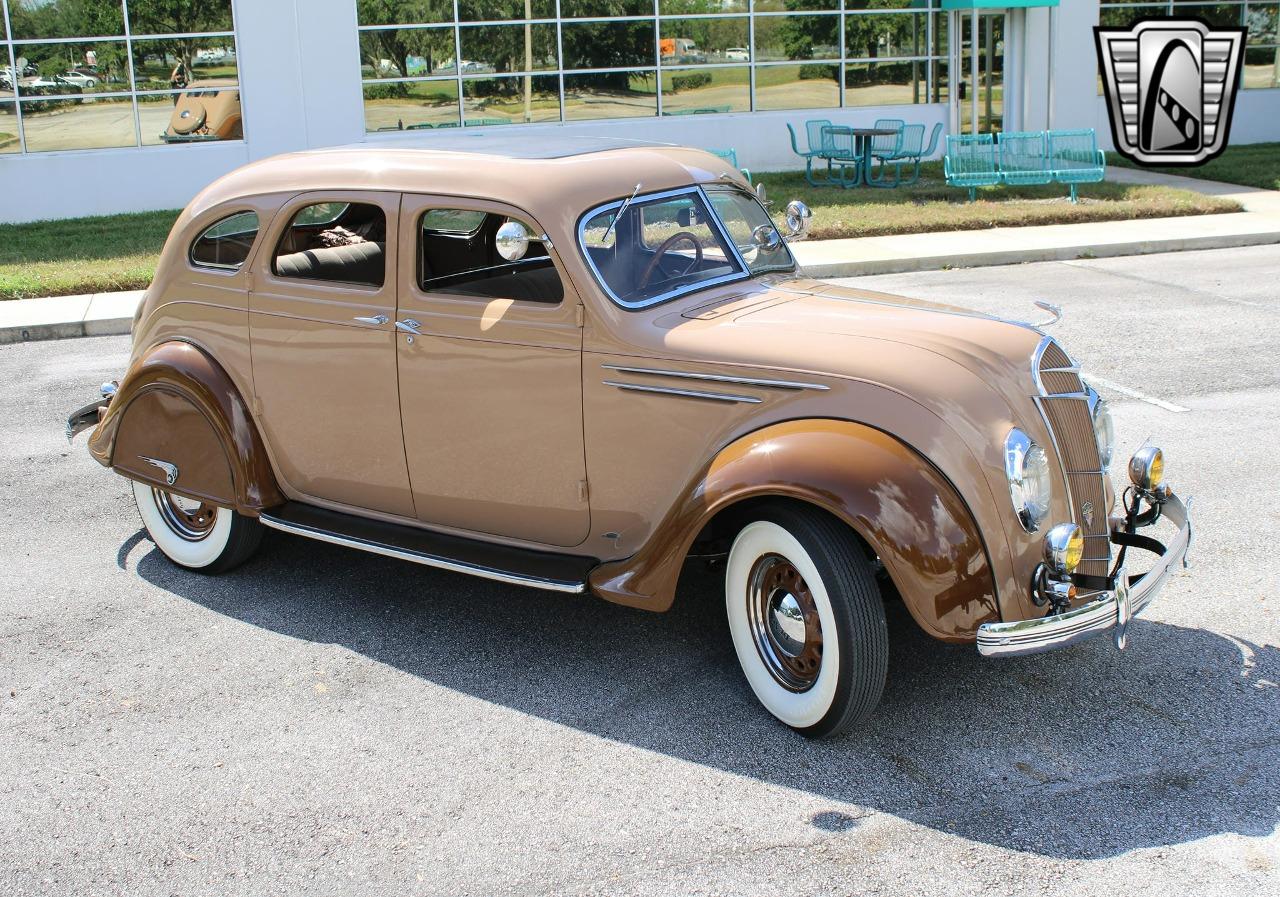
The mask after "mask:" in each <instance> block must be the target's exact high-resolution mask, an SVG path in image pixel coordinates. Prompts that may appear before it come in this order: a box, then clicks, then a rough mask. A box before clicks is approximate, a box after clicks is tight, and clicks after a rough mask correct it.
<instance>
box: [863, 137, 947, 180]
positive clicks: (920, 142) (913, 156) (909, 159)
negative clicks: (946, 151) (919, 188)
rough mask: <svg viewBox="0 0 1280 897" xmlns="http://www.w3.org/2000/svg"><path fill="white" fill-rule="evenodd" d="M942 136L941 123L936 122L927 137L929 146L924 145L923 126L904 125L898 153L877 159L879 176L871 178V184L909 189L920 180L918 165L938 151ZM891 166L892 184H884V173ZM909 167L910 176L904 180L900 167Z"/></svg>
mask: <svg viewBox="0 0 1280 897" xmlns="http://www.w3.org/2000/svg"><path fill="white" fill-rule="evenodd" d="M941 136H942V122H938V123H937V124H935V125H934V126H933V133H932V134H931V135H930V137H929V145H928V146H925V145H924V125H905V126H904V127H903V129H902V143H901V145H900V146H899V147H898V152H897V153H895V154H893V155H884V156H880V157H878V161H879V162H880V169H879V172H880V173H879V175H878V176H876V177H874V178H872V179H871V180H872V183H874V184H876V186H889V187H910V186H911V185H912V184H915V183H916V182H917V181H919V180H920V163H921V162H922V161H924V160H925V159H927V158H929V157H930V156H932V155H933V154H934V153H935V152H937V151H938V138H939V137H941ZM891 164H892V165H893V167H894V172H893V183H892V184H888V185H886V184H884V180H885V178H886V174H885V172H886V171H887V170H888V167H889V165H891ZM904 165H911V166H912V170H911V176H910V177H908V178H907V179H906V180H903V178H902V167H903V166H904Z"/></svg>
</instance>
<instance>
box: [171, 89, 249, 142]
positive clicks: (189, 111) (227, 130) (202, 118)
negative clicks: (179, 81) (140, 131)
mask: <svg viewBox="0 0 1280 897" xmlns="http://www.w3.org/2000/svg"><path fill="white" fill-rule="evenodd" d="M242 137H244V124H243V118H242V116H241V113H240V91H239V89H238V88H236V86H235V85H234V84H230V85H228V84H224V83H220V82H218V81H197V82H195V83H194V84H192V85H191V86H190V87H188V88H187V89H186V91H185V92H183V93H181V94H178V98H177V101H176V102H175V103H174V106H173V114H172V115H171V116H169V126H168V127H167V128H165V129H164V133H162V134H161V135H160V139H161V140H163V141H164V142H165V143H198V142H201V141H206V140H240V139H241V138H242Z"/></svg>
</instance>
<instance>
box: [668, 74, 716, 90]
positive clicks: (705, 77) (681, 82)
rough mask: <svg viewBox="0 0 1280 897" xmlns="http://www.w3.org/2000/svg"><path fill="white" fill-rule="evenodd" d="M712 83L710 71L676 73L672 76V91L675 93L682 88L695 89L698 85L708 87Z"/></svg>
mask: <svg viewBox="0 0 1280 897" xmlns="http://www.w3.org/2000/svg"><path fill="white" fill-rule="evenodd" d="M710 83H711V73H710V72H690V73H689V74H687V75H674V76H673V77H672V78H671V91H672V92H673V93H675V92H678V91H681V90H693V89H694V88H697V87H706V86H707V85H708V84H710Z"/></svg>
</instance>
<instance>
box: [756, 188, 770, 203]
mask: <svg viewBox="0 0 1280 897" xmlns="http://www.w3.org/2000/svg"><path fill="white" fill-rule="evenodd" d="M756 199H758V200H760V205H762V206H765V207H767V206H768V205H769V199H768V197H767V196H766V195H765V191H764V184H756Z"/></svg>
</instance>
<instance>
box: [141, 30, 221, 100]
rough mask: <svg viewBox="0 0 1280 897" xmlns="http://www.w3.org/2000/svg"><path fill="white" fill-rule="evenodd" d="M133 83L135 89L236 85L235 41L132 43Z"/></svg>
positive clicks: (171, 40) (172, 40)
mask: <svg viewBox="0 0 1280 897" xmlns="http://www.w3.org/2000/svg"><path fill="white" fill-rule="evenodd" d="M133 81H134V84H135V85H136V86H137V89H138V90H182V89H184V88H187V87H215V86H216V87H226V86H228V85H233V84H236V83H238V82H239V71H238V66H237V63H236V44H235V40H234V39H233V38H230V37H190V38H172V39H168V40H135V41H134V42H133Z"/></svg>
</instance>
